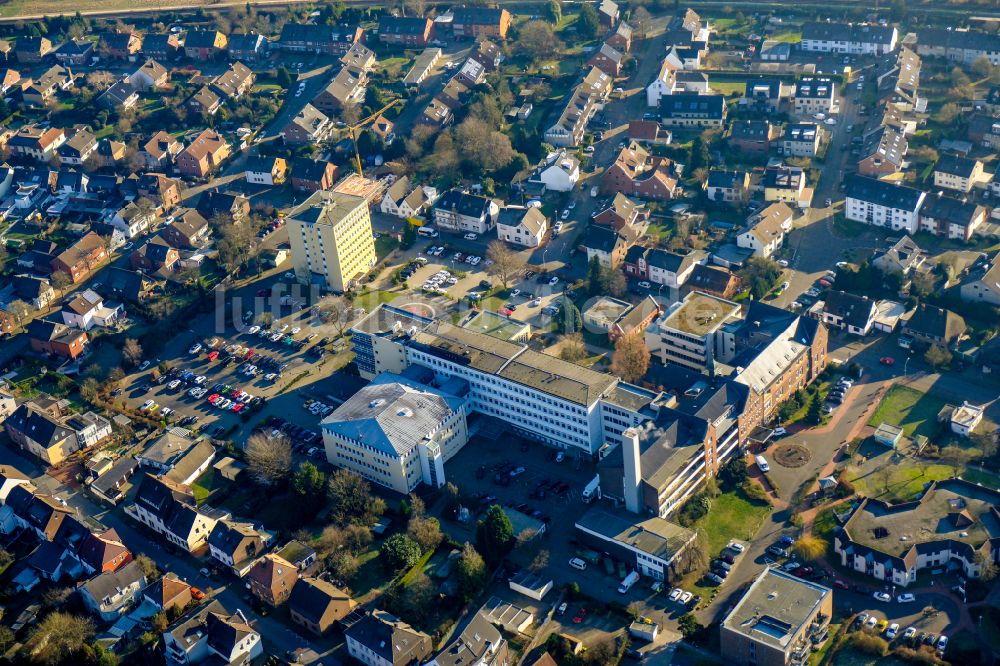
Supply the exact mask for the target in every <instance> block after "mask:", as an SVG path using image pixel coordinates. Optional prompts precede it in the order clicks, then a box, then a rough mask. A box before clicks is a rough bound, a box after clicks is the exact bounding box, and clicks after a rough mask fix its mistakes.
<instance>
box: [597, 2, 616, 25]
mask: <svg viewBox="0 0 1000 666" xmlns="http://www.w3.org/2000/svg"><path fill="white" fill-rule="evenodd" d="M620 17H621V11H620V10H619V9H618V3H616V2H615V1H614V0H601V3H600V4H599V5H598V6H597V18H598V19H599V20H600V21H601V25H603V26H605V27H607V28H610V27H611V26H613V25H614V24H615V23H618V19H619V18H620Z"/></svg>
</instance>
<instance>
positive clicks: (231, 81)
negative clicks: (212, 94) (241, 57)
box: [212, 62, 257, 99]
mask: <svg viewBox="0 0 1000 666" xmlns="http://www.w3.org/2000/svg"><path fill="white" fill-rule="evenodd" d="M256 80H257V75H256V74H254V71H253V70H252V69H250V68H249V67H247V66H246V65H244V64H243V63H241V62H234V63H230V65H229V68H228V69H226V70H225V71H224V72H222V73H221V74H219V75H218V76H217V77H215V78H214V79H213V80H212V89H213V90H215V91H216V92H217V93H219V94H220V95H222V96H223V97H224V98H226V99H239V98H240V97H243V96H244V95H246V94H247V93H249V92H250V91H251V90H252V89H253V84H254V82H255V81H256Z"/></svg>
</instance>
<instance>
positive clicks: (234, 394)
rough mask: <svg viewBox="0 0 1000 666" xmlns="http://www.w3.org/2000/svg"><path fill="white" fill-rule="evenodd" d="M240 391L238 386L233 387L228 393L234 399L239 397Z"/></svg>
mask: <svg viewBox="0 0 1000 666" xmlns="http://www.w3.org/2000/svg"><path fill="white" fill-rule="evenodd" d="M240 393H243V391H241V390H240V389H238V388H236V389H233V392H232V393H231V394H230V397H232V398H235V399H239V395H240Z"/></svg>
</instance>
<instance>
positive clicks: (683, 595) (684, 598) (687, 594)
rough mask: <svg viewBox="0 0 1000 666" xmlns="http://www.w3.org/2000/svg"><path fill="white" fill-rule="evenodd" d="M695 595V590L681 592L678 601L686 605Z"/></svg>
mask: <svg viewBox="0 0 1000 666" xmlns="http://www.w3.org/2000/svg"><path fill="white" fill-rule="evenodd" d="M693 596H694V593H693V592H681V598H680V599H678V600H677V601H678V603H682V604H684V605H685V606H686V605H687V604H688V602H690V601H691V598H692V597H693Z"/></svg>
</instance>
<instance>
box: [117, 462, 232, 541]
mask: <svg viewBox="0 0 1000 666" xmlns="http://www.w3.org/2000/svg"><path fill="white" fill-rule="evenodd" d="M126 513H129V514H130V515H132V517H134V518H135V519H136V520H138V521H139V522H140V523H142V524H144V525H146V526H147V527H149V528H150V529H152V530H153V531H154V532H156V533H157V534H160V535H162V536H163V537H164V538H165V539H166V540H167V541H169V542H170V543H172V544H173V545H175V546H177V547H179V548H182V549H183V550H184V551H185V552H188V553H191V552H194V551H196V550H199V549H201V548H203V547H204V546H205V545H206V544H207V542H208V536H209V535H210V534H211V533H212V530H213V529H214V528H215V524H216V523H217V522H218V521H219V520H222V519H224V518H227V517H228V516H229V514H228V513H225V512H221V511H217V510H216V509H213V508H211V507H209V506H207V505H201V506H198V505H196V504H195V501H194V494H193V493H192V492H191V489H190V488H188V487H187V486H184V485H181V484H179V483H176V482H174V481H171V480H169V479H167V478H158V477H155V476H152V475H151V474H145V475H143V477H142V480H141V481H140V482H139V488H138V490H137V491H136V494H135V497H134V500H133V503H132V505H130V506H128V507H126Z"/></svg>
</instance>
